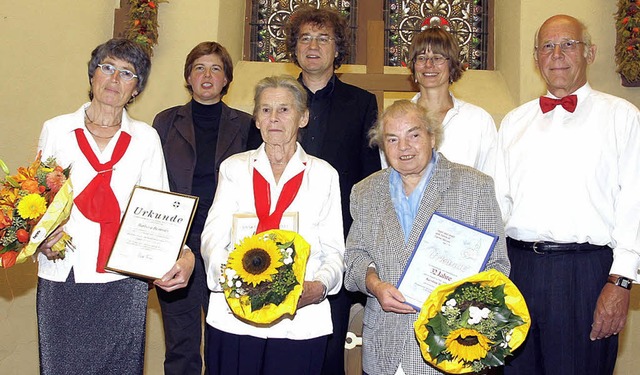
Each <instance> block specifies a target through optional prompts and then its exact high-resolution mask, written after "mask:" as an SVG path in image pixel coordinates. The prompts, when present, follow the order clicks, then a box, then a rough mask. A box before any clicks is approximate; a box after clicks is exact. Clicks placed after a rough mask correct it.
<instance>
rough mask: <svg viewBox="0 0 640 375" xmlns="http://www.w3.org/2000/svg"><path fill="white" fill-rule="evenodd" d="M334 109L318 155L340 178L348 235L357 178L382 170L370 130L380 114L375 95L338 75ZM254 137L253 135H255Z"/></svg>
mask: <svg viewBox="0 0 640 375" xmlns="http://www.w3.org/2000/svg"><path fill="white" fill-rule="evenodd" d="M331 95H332V96H331V109H330V111H331V112H330V113H329V118H328V121H327V128H326V129H325V135H324V141H323V144H322V147H321V149H320V153H319V155H313V156H316V157H318V158H320V159H323V160H326V161H327V162H328V163H329V164H331V166H332V167H333V168H335V170H336V171H338V175H339V179H340V196H341V200H342V223H343V226H344V235H345V237H346V235H347V233H348V231H349V227H350V226H351V222H352V221H353V220H352V219H351V215H350V214H349V195H350V194H351V188H352V187H353V185H355V184H356V183H357V182H358V181H360V180H362V179H363V178H365V177H367V176H368V175H370V174H371V173H373V172H375V171H378V170H380V153H379V152H378V149H377V148H371V147H369V139H368V136H367V134H368V132H369V129H370V128H371V127H372V126H373V125H374V124H375V122H376V119H377V118H378V104H377V101H376V97H375V95H373V94H372V93H370V92H368V91H366V90H363V89H361V88H359V87H356V86H352V85H349V84H347V83H344V82H342V81H340V80H339V79H338V78H337V77H335V87H334V89H333V93H332V94H331ZM252 138H253V137H252ZM260 143H262V142H261V140H260V141H259V142H258V141H257V140H252V141H250V149H253V148H257V147H258V146H259V145H260Z"/></svg>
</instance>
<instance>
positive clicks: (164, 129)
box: [153, 102, 255, 194]
mask: <svg viewBox="0 0 640 375" xmlns="http://www.w3.org/2000/svg"><path fill="white" fill-rule="evenodd" d="M153 127H154V128H155V129H156V130H157V131H158V134H159V135H160V140H161V141H162V149H163V152H164V158H165V162H166V164H167V174H168V175H169V186H170V187H171V191H173V192H178V193H182V194H191V183H192V180H193V171H194V168H195V166H196V140H195V135H194V134H195V133H194V130H193V116H192V113H191V102H189V103H187V104H185V105H182V106H177V107H172V108H169V109H165V110H164V111H162V112H160V113H158V114H157V115H156V118H155V119H154V120H153ZM252 127H254V128H255V126H254V125H253V121H252V117H251V116H250V115H249V114H247V113H244V112H242V111H238V110H235V109H233V108H230V107H229V106H227V105H226V104H225V103H222V112H221V114H220V128H219V131H218V143H217V145H216V156H215V163H216V175H215V179H214V181H213V183H214V184H216V186H217V185H218V171H219V169H220V163H222V161H223V160H224V159H226V158H228V157H229V156H231V155H233V154H237V153H238V152H242V151H246V150H247V140H248V137H249V129H250V128H252Z"/></svg>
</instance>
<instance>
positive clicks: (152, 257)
mask: <svg viewBox="0 0 640 375" xmlns="http://www.w3.org/2000/svg"><path fill="white" fill-rule="evenodd" d="M197 204H198V197H193V196H190V195H184V194H176V193H169V192H164V191H160V190H154V189H149V188H145V187H141V186H136V187H135V188H134V189H133V192H132V193H131V198H130V200H129V204H128V206H127V210H126V212H125V214H124V217H123V218H122V223H121V225H120V230H119V232H118V237H117V238H116V242H115V244H114V245H113V250H112V251H111V255H110V256H109V261H108V263H107V267H105V268H106V269H108V270H110V271H115V272H119V273H124V274H130V275H134V276H139V277H143V278H148V279H159V278H161V277H162V276H163V275H164V274H165V273H167V272H168V271H169V270H170V269H171V267H172V266H173V264H174V263H175V262H176V259H178V256H179V255H180V251H181V249H182V247H183V245H184V243H185V242H186V240H187V233H188V232H189V228H190V227H191V221H192V219H193V215H194V214H195V210H196V206H197Z"/></svg>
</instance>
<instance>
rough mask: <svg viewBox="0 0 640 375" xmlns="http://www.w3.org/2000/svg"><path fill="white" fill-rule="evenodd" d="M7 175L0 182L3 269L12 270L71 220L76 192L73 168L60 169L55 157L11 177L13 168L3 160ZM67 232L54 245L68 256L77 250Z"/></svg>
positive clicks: (38, 160)
mask: <svg viewBox="0 0 640 375" xmlns="http://www.w3.org/2000/svg"><path fill="white" fill-rule="evenodd" d="M0 169H2V170H3V172H4V173H5V174H6V176H5V178H4V179H3V180H0V266H1V267H4V268H9V267H11V266H13V265H14V264H16V263H22V262H24V261H25V260H26V259H27V258H28V257H29V256H31V255H33V254H34V253H35V251H36V249H37V248H38V245H40V243H41V242H42V241H44V239H46V238H47V236H49V234H51V232H53V231H54V230H55V229H56V228H57V227H58V226H59V225H60V224H61V223H62V222H63V221H65V220H66V219H67V218H68V217H69V213H70V211H71V206H72V203H73V191H72V188H71V180H69V168H66V169H65V168H62V167H61V166H59V165H58V164H57V163H56V161H55V159H54V158H49V159H47V160H46V161H41V155H40V154H38V157H37V158H36V160H35V161H34V162H33V163H31V165H29V166H28V167H20V168H18V173H17V174H15V175H11V176H10V175H9V168H7V165H6V164H5V163H4V162H3V161H2V160H0ZM70 240H71V238H70V237H69V235H67V234H66V233H65V234H64V236H63V238H62V239H61V240H60V241H58V242H57V243H56V244H55V245H54V246H53V250H54V251H59V252H61V254H62V255H63V256H64V250H65V249H66V248H67V247H69V248H71V249H73V246H72V245H71V242H70Z"/></svg>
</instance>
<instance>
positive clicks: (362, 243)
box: [344, 100, 510, 375]
mask: <svg viewBox="0 0 640 375" xmlns="http://www.w3.org/2000/svg"><path fill="white" fill-rule="evenodd" d="M370 136H371V143H374V144H376V145H378V146H379V147H380V149H381V150H382V151H384V154H385V156H386V158H387V160H388V161H389V164H390V167H389V168H386V169H383V170H382V171H379V172H376V173H374V174H372V175H371V176H369V177H367V178H365V179H364V180H362V181H361V182H359V183H358V184H357V185H355V186H354V187H353V190H352V192H351V215H352V216H353V225H351V230H350V231H349V236H348V237H347V246H346V250H345V258H344V261H345V266H346V273H345V277H344V285H345V287H346V288H347V290H350V291H360V292H362V293H365V294H366V295H367V297H368V298H367V304H366V307H365V311H364V318H363V323H364V328H363V332H362V337H363V344H362V354H363V369H364V371H365V373H366V374H369V375H383V374H439V373H440V372H439V371H437V370H436V369H434V368H433V367H431V366H429V365H428V364H427V363H426V361H425V360H424V359H423V358H422V355H421V354H420V347H419V344H418V341H417V340H416V338H415V335H414V333H413V323H414V322H415V320H416V318H417V317H418V315H417V312H416V311H415V310H414V309H413V307H411V306H410V305H409V304H406V303H405V298H404V296H403V295H402V293H401V292H400V291H399V290H398V289H397V288H396V287H395V286H396V285H397V284H398V281H399V279H400V276H401V275H402V273H403V271H404V269H405V267H406V265H407V262H408V260H409V257H410V256H411V254H412V251H413V249H415V247H416V245H417V244H418V242H419V240H420V237H421V233H422V231H423V228H424V227H425V226H426V225H427V223H428V221H429V219H430V218H431V216H432V215H433V214H434V213H435V212H438V213H440V214H443V215H446V216H448V217H451V218H453V219H455V220H458V221H459V222H462V223H465V224H467V225H470V226H473V227H476V228H479V229H481V230H483V231H485V232H489V233H493V234H495V235H497V236H498V237H499V239H498V242H497V243H496V246H495V248H494V250H493V252H492V253H491V255H490V257H489V260H488V261H487V264H486V268H494V269H497V270H498V271H500V272H502V273H504V274H505V275H508V274H509V268H510V264H509V259H508V258H507V251H506V244H505V240H504V227H503V225H502V218H501V216H500V208H499V207H498V202H497V201H496V196H495V191H494V188H493V180H492V179H491V177H489V176H487V175H485V174H483V173H481V172H478V171H477V170H475V169H473V168H469V167H468V166H465V165H461V164H457V163H453V162H450V161H449V160H447V158H446V157H445V156H443V155H442V154H441V153H440V152H437V149H438V146H439V145H440V141H441V140H442V128H441V126H440V124H439V123H438V121H437V120H435V119H433V118H432V117H430V116H428V114H427V111H426V109H425V108H423V107H421V106H420V105H418V104H416V103H412V102H410V101H408V100H402V101H398V102H395V103H394V104H392V105H391V106H390V107H389V108H388V109H387V110H385V112H384V113H383V114H382V115H381V116H380V118H379V119H378V122H377V124H376V126H375V127H374V128H372V129H371V132H370Z"/></svg>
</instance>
